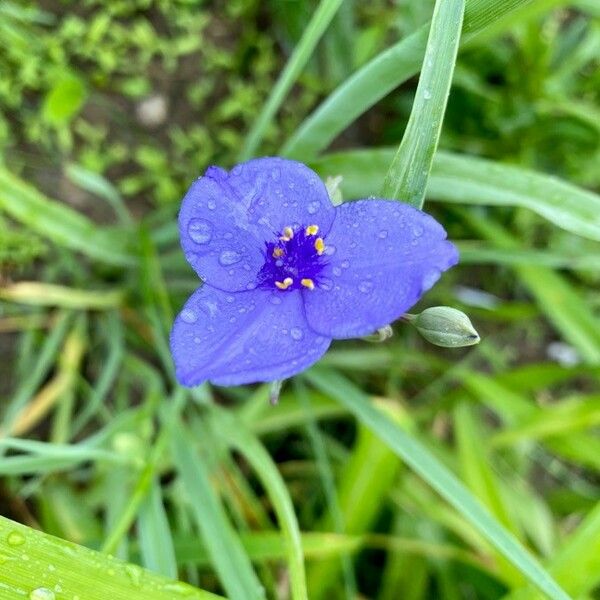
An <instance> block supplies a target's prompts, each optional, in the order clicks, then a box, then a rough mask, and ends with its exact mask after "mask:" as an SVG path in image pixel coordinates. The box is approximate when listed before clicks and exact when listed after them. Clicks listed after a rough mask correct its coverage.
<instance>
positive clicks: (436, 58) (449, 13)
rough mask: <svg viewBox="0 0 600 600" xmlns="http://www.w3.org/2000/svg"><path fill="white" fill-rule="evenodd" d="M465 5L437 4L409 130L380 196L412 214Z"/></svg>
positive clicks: (459, 1) (420, 195) (449, 0)
mask: <svg viewBox="0 0 600 600" xmlns="http://www.w3.org/2000/svg"><path fill="white" fill-rule="evenodd" d="M464 10H465V0H437V2H436V4H435V9H434V11H433V17H432V19H431V28H430V30H429V38H428V40H427V48H426V50H425V60H424V61H423V67H422V69H421V77H420V78H419V84H418V86H417V91H416V93H415V99H414V102H413V107H412V110H411V113H410V117H409V119H408V125H407V126H406V130H405V132H404V136H403V137H402V141H401V142H400V146H399V147H398V150H397V152H396V154H395V156H394V158H393V160H392V163H391V165H390V168H389V170H388V172H387V175H386V176H385V179H384V183H383V189H382V191H381V196H382V197H383V198H394V199H401V200H402V201H403V202H407V203H408V204H411V205H412V206H415V207H416V208H421V207H422V206H423V203H424V202H425V189H426V187H427V179H428V178H429V173H430V171H431V165H432V163H433V156H434V154H435V151H436V149H437V145H438V141H439V138H440V133H441V131H442V121H443V119H444V113H445V112H446V104H447V103H448V95H449V94H450V85H451V83H452V75H453V73H454V64H455V63H456V54H457V52H458V42H459V40H460V32H461V29H462V23H463V15H464Z"/></svg>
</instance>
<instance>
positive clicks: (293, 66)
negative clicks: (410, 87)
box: [238, 0, 342, 162]
mask: <svg viewBox="0 0 600 600" xmlns="http://www.w3.org/2000/svg"><path fill="white" fill-rule="evenodd" d="M341 3H342V0H321V2H320V4H319V6H318V7H317V10H316V11H315V14H314V15H313V17H312V19H311V20H310V23H309V24H308V25H307V26H306V29H305V30H304V33H303V34H302V38H301V39H300V42H299V43H298V45H297V46H296V48H295V50H294V52H293V53H292V56H291V57H290V60H289V61H288V63H287V64H286V66H285V69H284V70H283V72H282V73H281V76H280V77H279V79H278V80H277V83H276V84H275V87H274V88H273V91H272V92H271V95H270V96H269V99H268V100H267V102H266V104H265V106H264V108H263V110H262V111H261V113H260V115H259V116H258V118H257V119H256V121H255V122H254V125H253V126H252V129H251V130H250V132H249V133H248V135H247V137H246V141H245V143H244V146H243V148H242V151H241V152H240V154H239V156H238V160H239V161H240V162H241V161H244V160H248V159H249V158H251V157H252V156H253V155H254V153H255V152H256V149H257V148H258V146H259V144H260V142H261V140H262V138H263V136H264V133H265V131H266V129H267V127H268V126H269V123H270V122H271V120H272V119H273V117H274V116H275V113H276V112H277V110H278V109H279V107H280V106H281V104H282V102H283V100H284V98H285V96H286V94H287V93H288V92H289V90H290V88H291V87H292V85H294V82H295V81H296V79H297V78H298V75H299V74H300V72H301V71H302V69H303V68H304V65H306V63H307V62H308V59H309V58H310V56H311V54H312V53H313V50H314V49H315V46H316V45H317V43H318V42H319V40H320V39H321V36H322V35H323V33H324V32H325V30H326V29H327V26H328V25H329V23H330V22H331V19H333V17H334V15H335V13H336V12H337V10H338V8H339V7H340V4H341Z"/></svg>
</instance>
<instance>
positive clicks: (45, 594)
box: [29, 587, 56, 600]
mask: <svg viewBox="0 0 600 600" xmlns="http://www.w3.org/2000/svg"><path fill="white" fill-rule="evenodd" d="M55 598H56V596H55V595H54V592H53V591H52V590H49V589H48V588H45V587H40V588H36V589H35V590H32V591H31V592H29V600H54V599H55Z"/></svg>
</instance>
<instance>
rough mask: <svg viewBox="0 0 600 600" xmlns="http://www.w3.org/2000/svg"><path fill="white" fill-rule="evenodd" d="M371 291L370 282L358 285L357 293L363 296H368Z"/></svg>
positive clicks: (362, 282)
mask: <svg viewBox="0 0 600 600" xmlns="http://www.w3.org/2000/svg"><path fill="white" fill-rule="evenodd" d="M372 289H373V284H372V283H371V282H370V281H361V282H360V283H359V284H358V291H359V292H362V293H363V294H368V293H369V292H370V291H371V290H372Z"/></svg>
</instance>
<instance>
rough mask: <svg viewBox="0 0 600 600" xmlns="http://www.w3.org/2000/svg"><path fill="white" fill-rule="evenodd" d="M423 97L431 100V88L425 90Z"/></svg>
mask: <svg viewBox="0 0 600 600" xmlns="http://www.w3.org/2000/svg"><path fill="white" fill-rule="evenodd" d="M423 98H425V100H431V92H430V91H429V90H423Z"/></svg>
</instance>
